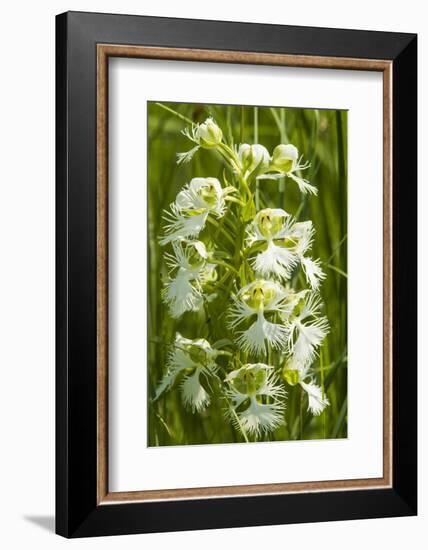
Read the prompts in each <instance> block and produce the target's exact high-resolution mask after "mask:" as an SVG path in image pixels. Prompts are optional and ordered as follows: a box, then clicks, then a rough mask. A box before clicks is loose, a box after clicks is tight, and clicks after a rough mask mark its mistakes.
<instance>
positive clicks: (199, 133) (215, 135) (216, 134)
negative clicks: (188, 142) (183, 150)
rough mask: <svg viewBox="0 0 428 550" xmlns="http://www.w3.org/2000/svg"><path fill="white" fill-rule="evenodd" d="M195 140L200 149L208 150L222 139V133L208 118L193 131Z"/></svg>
mask: <svg viewBox="0 0 428 550" xmlns="http://www.w3.org/2000/svg"><path fill="white" fill-rule="evenodd" d="M195 139H196V140H197V142H198V143H199V145H200V146H201V147H204V148H206V149H210V148H211V147H217V145H219V144H220V143H221V140H222V139H223V132H222V131H221V129H220V128H219V127H218V126H217V124H216V123H215V122H214V120H213V119H212V118H211V117H209V118H207V120H206V121H205V122H204V123H203V124H199V125H198V127H197V129H196V131H195Z"/></svg>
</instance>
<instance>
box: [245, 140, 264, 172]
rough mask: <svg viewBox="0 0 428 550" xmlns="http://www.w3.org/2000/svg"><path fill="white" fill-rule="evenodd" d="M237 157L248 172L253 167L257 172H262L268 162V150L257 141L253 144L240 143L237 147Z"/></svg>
mask: <svg viewBox="0 0 428 550" xmlns="http://www.w3.org/2000/svg"><path fill="white" fill-rule="evenodd" d="M238 157H239V160H240V162H241V166H242V168H243V169H244V170H245V171H247V170H248V171H249V172H252V171H253V170H255V169H257V171H258V172H263V171H264V170H266V169H267V167H268V166H269V162H270V156H269V152H268V150H267V149H266V147H264V146H263V145H259V144H258V143H256V144H254V145H248V143H242V144H241V145H240V146H239V149H238Z"/></svg>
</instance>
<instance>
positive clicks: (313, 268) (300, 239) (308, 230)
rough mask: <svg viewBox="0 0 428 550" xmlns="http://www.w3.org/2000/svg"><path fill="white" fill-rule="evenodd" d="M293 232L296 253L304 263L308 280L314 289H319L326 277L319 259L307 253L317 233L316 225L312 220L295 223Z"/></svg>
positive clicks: (303, 266)
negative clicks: (295, 238)
mask: <svg viewBox="0 0 428 550" xmlns="http://www.w3.org/2000/svg"><path fill="white" fill-rule="evenodd" d="M293 233H294V235H295V237H297V240H296V243H297V244H296V247H295V253H296V255H297V257H298V259H299V261H300V263H301V265H302V269H303V271H304V273H305V277H306V281H307V282H308V283H309V284H310V285H311V288H312V290H318V288H319V285H320V282H321V281H323V280H324V279H325V277H326V275H325V273H324V271H323V270H322V267H321V262H320V260H319V259H315V260H314V259H313V258H311V257H309V256H306V255H305V254H306V253H307V252H308V251H309V250H310V249H311V247H312V241H313V237H314V234H315V230H314V227H313V225H312V222H311V221H310V220H308V221H305V222H298V223H295V224H294V227H293Z"/></svg>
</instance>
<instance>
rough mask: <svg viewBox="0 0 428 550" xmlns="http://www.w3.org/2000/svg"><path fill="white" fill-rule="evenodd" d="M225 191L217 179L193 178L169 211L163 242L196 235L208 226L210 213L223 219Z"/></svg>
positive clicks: (161, 241) (166, 213) (166, 214)
mask: <svg viewBox="0 0 428 550" xmlns="http://www.w3.org/2000/svg"><path fill="white" fill-rule="evenodd" d="M224 196H225V192H224V190H223V189H222V187H221V184H220V182H219V181H218V179H216V178H193V179H192V180H191V181H190V183H188V184H186V185H185V186H184V188H183V189H182V190H181V191H180V192H179V193H178V195H177V197H176V199H175V202H174V203H172V204H171V206H170V209H171V210H170V212H168V211H165V216H164V219H165V221H166V222H167V223H166V225H165V235H164V236H163V237H162V238H161V239H160V243H161V244H162V245H165V244H167V243H169V242H172V241H175V240H178V239H185V238H189V237H190V238H195V237H197V236H198V235H199V233H200V232H201V231H202V230H203V229H204V227H205V223H206V221H207V218H208V216H209V215H210V214H212V215H213V216H215V217H217V218H221V217H222V216H223V214H224V212H225V200H224Z"/></svg>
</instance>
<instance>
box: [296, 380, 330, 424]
mask: <svg viewBox="0 0 428 550" xmlns="http://www.w3.org/2000/svg"><path fill="white" fill-rule="evenodd" d="M300 385H301V387H302V388H303V389H304V391H305V392H306V393H307V394H308V411H310V412H311V413H312V414H313V415H315V416H318V415H320V414H321V413H322V412H323V410H324V409H325V408H326V407H327V406H328V405H330V401H329V400H328V399H327V397H324V399H323V397H322V390H321V388H320V387H319V386H317V385H316V384H314V383H313V382H311V383H309V384H307V383H305V382H300Z"/></svg>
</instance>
